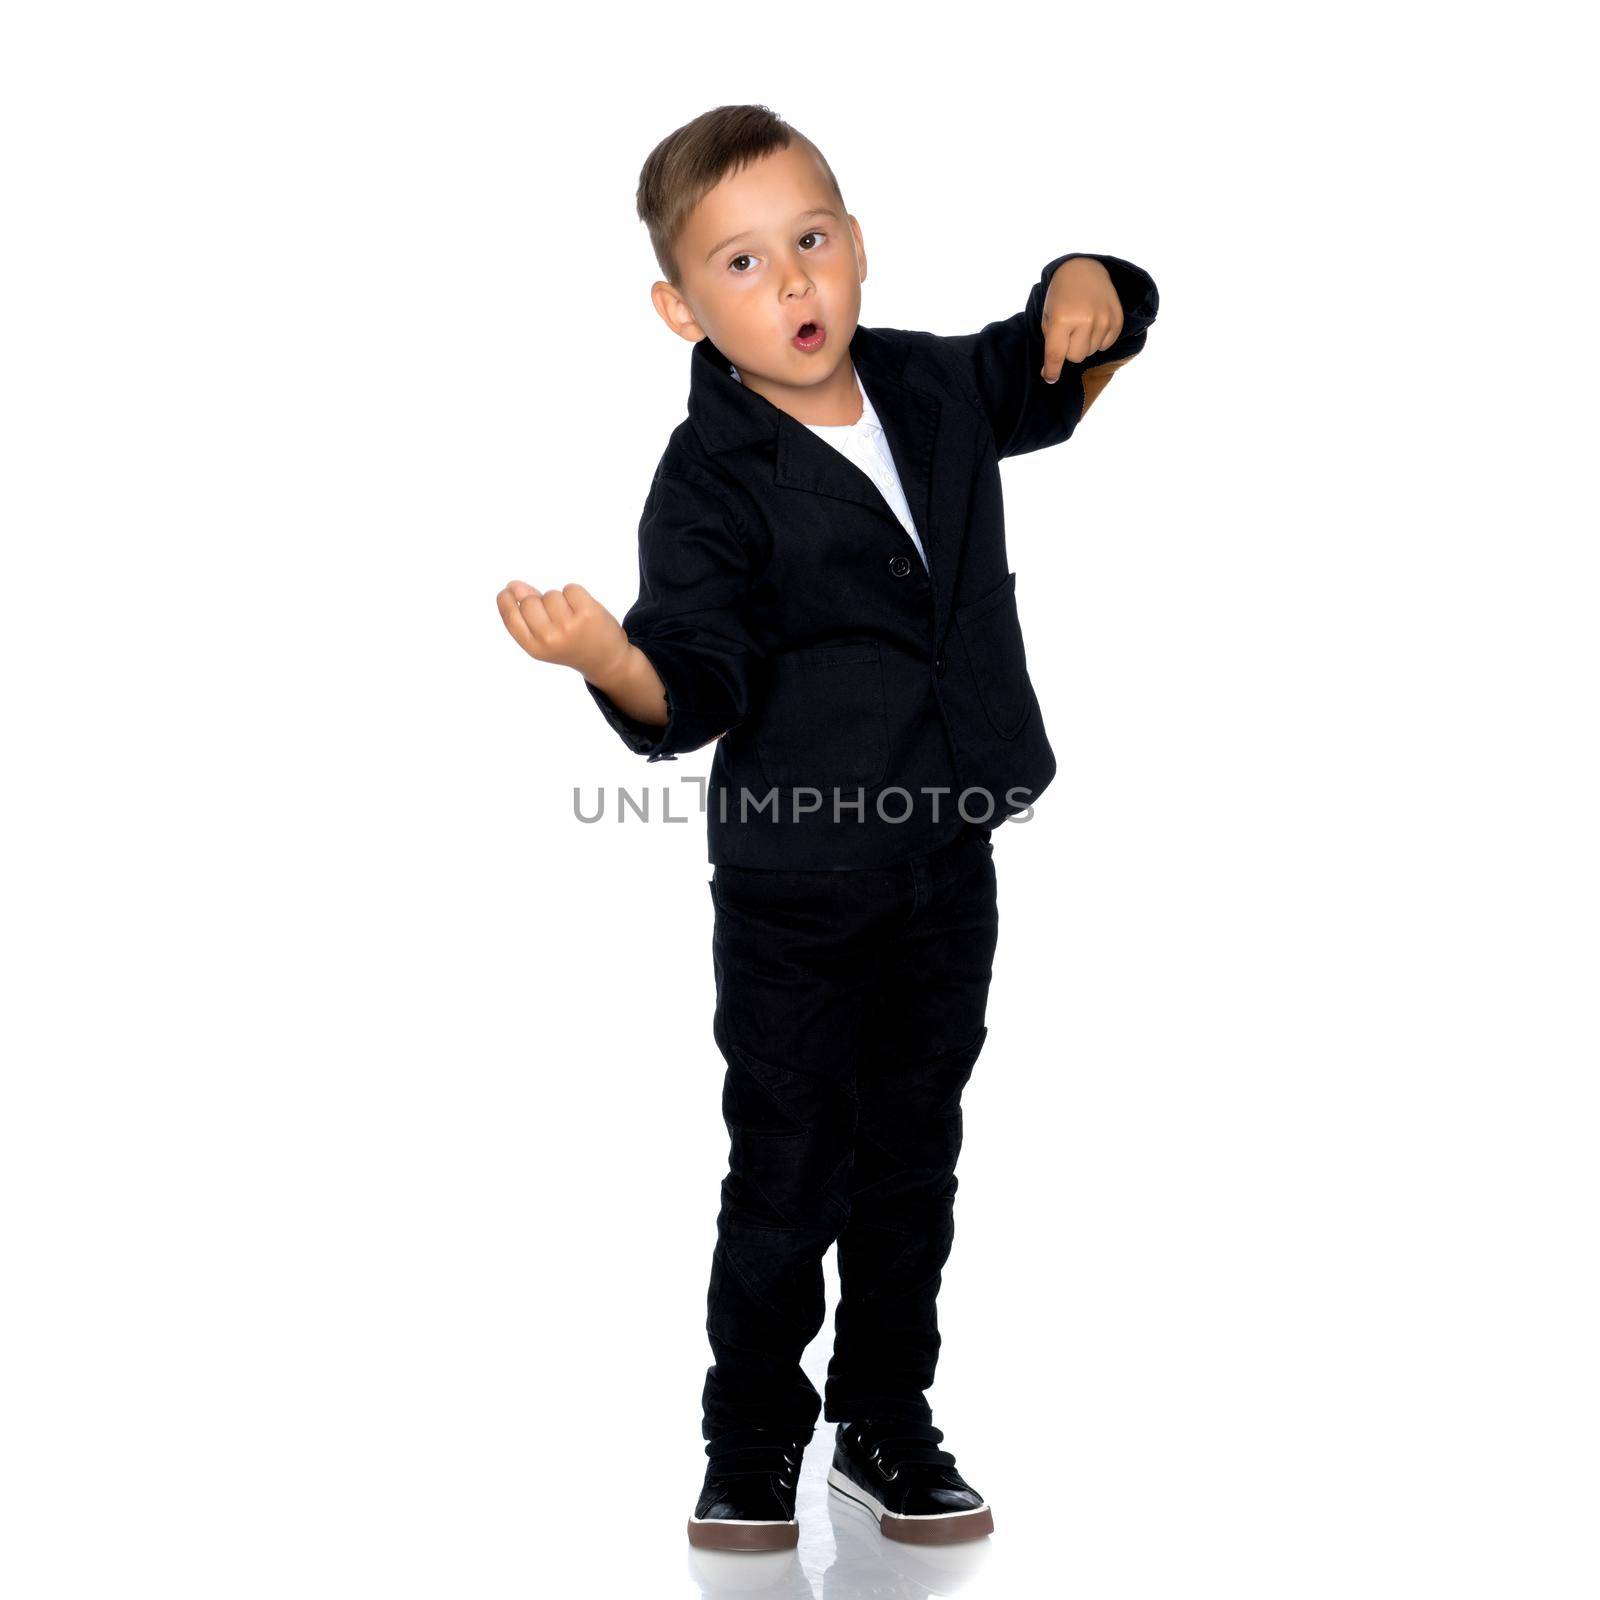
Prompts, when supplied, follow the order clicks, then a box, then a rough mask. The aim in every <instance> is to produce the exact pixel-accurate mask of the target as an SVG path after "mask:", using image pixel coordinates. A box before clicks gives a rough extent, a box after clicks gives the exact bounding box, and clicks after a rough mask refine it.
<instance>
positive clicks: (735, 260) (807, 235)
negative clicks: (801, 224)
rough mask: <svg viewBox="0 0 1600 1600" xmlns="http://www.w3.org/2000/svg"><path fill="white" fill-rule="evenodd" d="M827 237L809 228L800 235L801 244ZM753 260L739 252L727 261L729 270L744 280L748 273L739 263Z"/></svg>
mask: <svg viewBox="0 0 1600 1600" xmlns="http://www.w3.org/2000/svg"><path fill="white" fill-rule="evenodd" d="M827 237H828V236H827V234H825V233H824V232H823V231H822V230H821V229H820V228H809V229H807V230H806V232H804V233H802V234H801V235H800V238H801V240H802V242H803V241H805V240H806V239H826V238H827ZM812 248H813V249H815V248H816V247H815V246H813V247H812ZM806 254H807V255H810V254H811V251H810V250H808V251H807V252H806ZM754 260H755V257H754V256H752V255H750V254H749V253H748V252H746V251H740V253H739V254H738V255H736V256H734V257H732V258H731V259H730V260H729V262H728V265H729V266H730V267H731V268H733V271H734V273H735V274H736V275H737V276H738V277H741V278H744V277H748V276H749V273H748V272H747V271H746V270H745V269H744V268H743V267H741V266H740V265H739V263H740V262H741V261H754Z"/></svg>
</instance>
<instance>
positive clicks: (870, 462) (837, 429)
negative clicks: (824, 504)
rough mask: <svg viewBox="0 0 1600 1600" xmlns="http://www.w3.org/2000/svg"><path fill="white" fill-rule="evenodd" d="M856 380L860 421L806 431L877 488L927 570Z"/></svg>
mask: <svg viewBox="0 0 1600 1600" xmlns="http://www.w3.org/2000/svg"><path fill="white" fill-rule="evenodd" d="M852 370H854V369H853V368H852ZM728 371H729V372H731V373H732V374H733V375H734V377H735V378H738V379H739V382H740V383H743V382H744V379H743V378H739V369H738V368H737V367H736V366H734V364H733V363H732V362H731V361H730V362H729V363H728ZM855 378H856V393H857V394H859V395H860V396H861V416H860V419H859V420H858V421H856V422H844V423H823V422H808V423H806V427H808V428H809V429H810V430H811V431H812V432H813V433H814V434H816V436H817V437H818V438H819V439H822V440H824V441H825V442H826V443H828V444H831V445H832V446H833V447H834V449H835V450H837V451H838V452H839V453H840V454H841V455H843V456H847V457H848V458H849V459H850V460H851V461H853V462H855V464H856V465H857V466H858V467H860V468H861V470H862V471H863V472H864V473H866V475H867V476H868V477H869V478H871V479H872V481H873V482H874V483H875V484H877V486H878V493H879V494H881V495H882V496H883V498H884V499H885V500H886V501H887V502H888V505H889V509H890V510H891V511H892V512H894V514H895V515H896V516H897V517H898V518H899V519H900V524H901V526H902V527H903V528H904V529H905V530H906V532H907V533H909V534H910V535H911V542H912V543H913V544H914V545H915V546H916V547H917V554H918V555H919V556H921V557H922V564H923V566H924V567H926V566H927V565H928V553H927V551H925V550H924V549H923V548H922V540H921V539H920V538H918V537H917V529H916V524H915V523H914V522H913V521H912V520H911V507H910V506H909V505H907V504H906V492H905V489H904V488H903V487H902V485H901V483H900V474H899V472H898V471H897V470H896V468H895V464H894V457H893V456H892V455H891V454H890V453H889V438H888V435H887V434H885V433H884V431H883V424H882V423H881V422H879V421H878V413H877V412H876V411H874V410H873V409H872V402H871V400H869V399H868V398H867V391H866V387H865V385H864V384H863V383H862V382H861V374H860V373H859V372H857V373H856V375H855Z"/></svg>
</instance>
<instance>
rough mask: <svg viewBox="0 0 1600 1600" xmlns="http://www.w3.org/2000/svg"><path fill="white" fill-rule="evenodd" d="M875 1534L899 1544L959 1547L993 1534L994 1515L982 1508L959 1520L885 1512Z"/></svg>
mask: <svg viewBox="0 0 1600 1600" xmlns="http://www.w3.org/2000/svg"><path fill="white" fill-rule="evenodd" d="M878 1531H879V1532H880V1533H881V1534H882V1535H883V1536H884V1538H885V1539H894V1540H897V1541H898V1542H899V1543H900V1544H962V1543H964V1542H965V1541H966V1540H968V1539H982V1538H984V1537H985V1536H986V1535H988V1534H991V1533H993V1532H994V1513H993V1512H992V1511H990V1510H989V1509H988V1507H985V1508H984V1509H983V1510H982V1511H974V1512H971V1513H969V1514H968V1515H965V1516H960V1517H928V1518H927V1519H923V1518H921V1517H891V1516H889V1515H888V1514H887V1513H885V1514H884V1515H883V1516H881V1517H879V1518H878Z"/></svg>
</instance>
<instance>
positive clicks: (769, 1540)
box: [689, 1517, 800, 1550]
mask: <svg viewBox="0 0 1600 1600" xmlns="http://www.w3.org/2000/svg"><path fill="white" fill-rule="evenodd" d="M689 1543H690V1544H692V1545H693V1546H694V1547H695V1549H697V1550H793V1549H794V1548H795V1547H796V1546H797V1545H798V1544H799V1543H800V1524H799V1522H798V1521H795V1522H734V1521H732V1520H731V1519H729V1518H725V1517H708V1518H707V1519H706V1520H705V1521H704V1522H697V1521H695V1519H694V1518H693V1517H690V1519H689Z"/></svg>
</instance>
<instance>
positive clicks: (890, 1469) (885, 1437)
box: [856, 1420, 956, 1478]
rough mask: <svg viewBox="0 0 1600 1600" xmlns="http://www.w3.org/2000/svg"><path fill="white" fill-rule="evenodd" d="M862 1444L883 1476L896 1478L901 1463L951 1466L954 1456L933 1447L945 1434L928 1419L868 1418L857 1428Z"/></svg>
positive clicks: (919, 1465)
mask: <svg viewBox="0 0 1600 1600" xmlns="http://www.w3.org/2000/svg"><path fill="white" fill-rule="evenodd" d="M856 1432H857V1435H858V1437H859V1438H860V1440H861V1448H862V1449H863V1450H866V1451H867V1452H868V1453H869V1454H870V1455H871V1457H872V1459H873V1460H874V1461H875V1462H877V1463H878V1465H879V1466H880V1467H881V1468H882V1469H883V1475H884V1476H885V1477H886V1478H896V1477H898V1476H899V1475H900V1469H901V1468H902V1467H913V1466H916V1467H953V1466H954V1465H955V1464H956V1458H955V1457H954V1456H953V1455H952V1454H951V1453H950V1452H949V1451H948V1450H938V1449H935V1448H933V1447H934V1446H936V1445H937V1444H938V1443H939V1441H940V1440H941V1439H942V1438H944V1430H943V1429H942V1428H936V1427H934V1425H933V1424H932V1423H931V1422H890V1421H887V1420H885V1421H881V1422H876V1421H868V1422H866V1423H863V1424H861V1425H860V1427H858V1428H857V1429H856Z"/></svg>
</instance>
